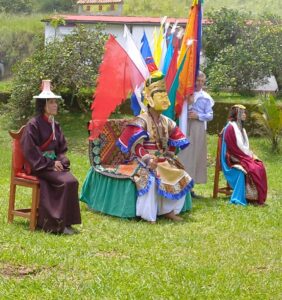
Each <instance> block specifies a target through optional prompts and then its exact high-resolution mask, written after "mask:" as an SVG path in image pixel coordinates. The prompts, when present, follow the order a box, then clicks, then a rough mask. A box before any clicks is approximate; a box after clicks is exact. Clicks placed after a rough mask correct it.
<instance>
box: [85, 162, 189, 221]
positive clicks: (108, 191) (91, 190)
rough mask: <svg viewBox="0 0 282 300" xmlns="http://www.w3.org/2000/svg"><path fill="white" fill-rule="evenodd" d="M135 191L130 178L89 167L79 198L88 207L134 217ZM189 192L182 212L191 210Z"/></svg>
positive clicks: (118, 215)
mask: <svg viewBox="0 0 282 300" xmlns="http://www.w3.org/2000/svg"><path fill="white" fill-rule="evenodd" d="M136 199H137V191H136V187H135V184H134V183H133V182H132V181H131V180H130V179H117V178H112V177H108V176H105V175H102V174H100V173H98V172H95V170H94V169H93V168H92V167H91V168H90V170H89V171H88V173H87V176H86V179H85V181H84V183H83V186H82V191H81V195H80V200H81V201H82V202H85V203H86V204H87V205H88V207H89V208H90V209H93V210H95V211H99V212H102V213H105V214H108V215H112V216H117V217H121V218H134V217H136ZM191 208H192V201H191V196H190V193H188V194H187V197H186V201H185V204H184V207H183V209H182V212H184V211H187V210H191Z"/></svg>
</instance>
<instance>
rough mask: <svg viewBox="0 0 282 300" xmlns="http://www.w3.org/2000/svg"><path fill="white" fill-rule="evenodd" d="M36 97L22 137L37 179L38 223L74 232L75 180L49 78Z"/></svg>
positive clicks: (51, 229)
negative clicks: (33, 114)
mask: <svg viewBox="0 0 282 300" xmlns="http://www.w3.org/2000/svg"><path fill="white" fill-rule="evenodd" d="M34 98H36V113H37V115H36V116H35V117H34V118H32V119H31V120H30V121H29V122H28V123H27V125H26V127H25V130H24V133H23V136H22V138H21V146H22V150H23V154H24V157H25V159H26V160H27V162H28V163H29V165H30V166H26V169H29V168H30V172H31V174H33V175H35V176H37V177H38V178H39V181H40V201H39V208H38V221H37V226H38V227H39V228H41V229H43V230H44V231H46V232H52V233H64V234H73V233H75V232H76V230H75V229H74V228H72V227H71V226H72V225H73V224H80V223H81V217H80V209H79V200H78V181H77V179H76V178H75V177H74V176H73V175H72V174H71V172H70V161H69V160H68V158H67V157H66V152H67V144H66V140H65V137H64V135H63V133H62V130H61V127H60V125H59V124H58V123H57V122H55V121H54V116H55V115H56V114H57V110H58V104H57V98H61V97H60V96H57V95H55V94H54V93H53V92H52V91H51V90H50V81H49V80H43V91H42V92H41V94H40V95H39V96H35V97H34Z"/></svg>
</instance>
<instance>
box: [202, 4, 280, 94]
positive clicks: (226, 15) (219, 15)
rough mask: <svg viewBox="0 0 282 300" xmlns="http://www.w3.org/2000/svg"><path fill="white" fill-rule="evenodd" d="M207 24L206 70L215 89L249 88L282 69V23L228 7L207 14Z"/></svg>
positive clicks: (205, 31)
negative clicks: (281, 49)
mask: <svg viewBox="0 0 282 300" xmlns="http://www.w3.org/2000/svg"><path fill="white" fill-rule="evenodd" d="M208 18H209V19H210V20H211V21H212V23H211V24H210V25H208V26H206V28H204V43H203V44H204V49H205V54H206V57H207V68H206V73H207V75H208V78H209V84H210V85H211V87H212V88H213V89H214V90H220V89H231V90H233V91H239V92H244V93H245V92H250V90H251V89H252V88H253V87H254V86H255V85H257V84H260V83H263V82H264V81H265V79H266V76H269V75H276V76H277V74H279V73H280V72H281V55H280V48H281V45H280V43H281V42H280V41H281V32H282V31H281V23H280V24H278V25H275V24H273V23H272V22H269V21H266V20H265V18H260V19H254V18H253V17H252V16H251V15H247V14H244V13H239V12H238V11H234V10H229V9H226V8H223V9H221V10H220V11H214V12H211V13H209V14H208Z"/></svg>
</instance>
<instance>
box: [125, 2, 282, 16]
mask: <svg viewBox="0 0 282 300" xmlns="http://www.w3.org/2000/svg"><path fill="white" fill-rule="evenodd" d="M191 3H192V0H166V1H163V0H155V1H149V0H143V1H136V0H125V1H124V10H123V14H124V15H140V16H141V15H142V16H156V17H158V16H164V15H167V16H170V17H186V16H187V14H188V11H189V7H190V5H191ZM221 7H227V8H233V9H238V10H242V11H250V12H252V13H254V14H255V15H260V14H263V13H270V14H276V15H279V16H282V5H281V0H271V1H265V0H256V1H254V0H252V1H242V0H225V1H222V0H205V1H204V10H205V11H206V12H207V11H210V10H212V9H219V8H221Z"/></svg>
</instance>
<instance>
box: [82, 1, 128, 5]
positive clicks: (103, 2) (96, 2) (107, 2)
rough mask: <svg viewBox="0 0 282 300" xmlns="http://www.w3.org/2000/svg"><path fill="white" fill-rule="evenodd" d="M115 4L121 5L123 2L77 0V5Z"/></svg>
mask: <svg viewBox="0 0 282 300" xmlns="http://www.w3.org/2000/svg"><path fill="white" fill-rule="evenodd" d="M112 3H114V4H116V3H123V0H78V1H77V4H88V5H89V4H112Z"/></svg>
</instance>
